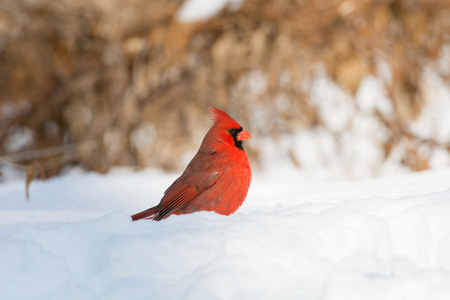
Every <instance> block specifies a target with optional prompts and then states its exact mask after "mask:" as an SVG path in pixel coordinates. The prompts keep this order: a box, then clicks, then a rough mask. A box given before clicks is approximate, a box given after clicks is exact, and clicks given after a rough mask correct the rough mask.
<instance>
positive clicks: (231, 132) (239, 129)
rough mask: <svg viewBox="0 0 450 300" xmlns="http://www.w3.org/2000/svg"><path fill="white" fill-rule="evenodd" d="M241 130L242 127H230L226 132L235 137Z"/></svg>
mask: <svg viewBox="0 0 450 300" xmlns="http://www.w3.org/2000/svg"><path fill="white" fill-rule="evenodd" d="M241 131H242V127H239V128H230V129H228V132H229V133H230V135H231V136H232V137H234V138H235V137H236V136H237V135H238V134H239V132H241Z"/></svg>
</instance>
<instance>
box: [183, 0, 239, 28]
mask: <svg viewBox="0 0 450 300" xmlns="http://www.w3.org/2000/svg"><path fill="white" fill-rule="evenodd" d="M241 5H242V1H241V0H214V1H210V0H186V1H184V2H183V4H182V5H181V7H180V10H179V11H178V12H177V19H178V20H179V21H180V22H183V23H190V22H198V21H204V20H207V19H209V18H211V17H213V16H215V15H216V14H217V13H219V12H220V11H221V10H222V9H224V8H226V7H228V8H230V9H232V10H237V9H239V8H240V7H241Z"/></svg>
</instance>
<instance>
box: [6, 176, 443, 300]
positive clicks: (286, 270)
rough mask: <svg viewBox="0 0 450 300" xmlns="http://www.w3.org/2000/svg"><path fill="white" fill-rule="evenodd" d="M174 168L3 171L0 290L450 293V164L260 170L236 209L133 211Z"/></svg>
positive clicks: (87, 294) (198, 294) (317, 295)
mask: <svg viewBox="0 0 450 300" xmlns="http://www.w3.org/2000/svg"><path fill="white" fill-rule="evenodd" d="M176 176H177V174H165V173H163V172H160V171H157V170H145V171H140V172H133V171H131V170H126V169H117V170H115V171H114V172H112V173H109V174H107V175H101V174H96V173H83V172H81V171H76V170H75V171H72V172H68V173H66V174H65V175H62V176H60V177H57V178H52V179H49V180H47V181H45V182H41V181H34V182H32V184H31V186H30V193H31V199H30V200H29V201H27V200H26V198H25V183H24V181H23V178H22V179H20V180H19V179H17V180H16V179H12V180H8V181H4V182H2V183H0V299H21V300H23V299H45V300H48V299H108V300H109V299H326V300H334V299H336V300H337V299H339V300H341V299H346V300H352V299H355V300H360V299H369V300H370V299H408V300H414V299H427V300H430V299H443V300H444V299H445V300H447V299H450V285H449V284H448V283H449V282H450V218H449V216H450V189H449V188H450V180H449V178H450V168H443V169H436V170H432V171H427V172H422V173H413V174H403V175H398V176H396V177H391V178H389V177H383V178H375V179H364V180H353V181H316V180H313V179H312V178H310V177H309V176H307V175H301V173H298V172H293V171H286V170H280V171H279V172H275V171H274V172H270V173H267V174H265V175H262V174H257V175H255V178H254V180H253V182H252V185H251V188H250V192H249V195H248V197H247V199H246V201H245V202H244V204H243V206H242V207H241V208H240V210H238V212H237V213H235V214H233V215H231V216H222V215H218V214H215V213H212V212H199V213H194V214H190V215H182V216H171V217H169V218H168V219H166V220H163V221H161V222H155V221H145V220H144V221H138V222H132V221H131V219H130V214H132V213H135V212H138V211H140V210H143V209H146V208H148V207H150V206H153V205H156V204H157V203H159V200H160V198H161V196H162V194H163V192H164V190H165V189H166V188H167V186H169V185H170V184H171V183H172V181H173V180H174V179H175V178H176Z"/></svg>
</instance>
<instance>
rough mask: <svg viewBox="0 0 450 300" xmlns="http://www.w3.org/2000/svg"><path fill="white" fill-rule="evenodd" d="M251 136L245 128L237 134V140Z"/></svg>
mask: <svg viewBox="0 0 450 300" xmlns="http://www.w3.org/2000/svg"><path fill="white" fill-rule="evenodd" d="M251 138H252V136H251V135H250V133H248V132H247V131H245V130H242V131H241V132H239V133H238V135H237V140H238V141H243V140H248V139H251Z"/></svg>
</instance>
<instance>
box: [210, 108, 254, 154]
mask: <svg viewBox="0 0 450 300" xmlns="http://www.w3.org/2000/svg"><path fill="white" fill-rule="evenodd" d="M209 111H210V112H211V113H212V119H213V121H214V125H213V127H212V128H211V129H210V132H209V133H211V134H213V135H214V136H213V138H214V139H215V140H216V141H219V142H221V143H223V144H225V146H230V147H237V148H239V149H240V150H244V148H243V147H242V141H244V140H247V139H250V138H251V137H252V136H251V135H250V134H249V133H248V132H247V131H245V130H244V129H242V126H241V125H240V124H239V123H238V122H236V121H235V120H234V119H233V118H232V117H230V116H229V115H228V114H227V113H225V112H223V111H221V110H220V109H217V108H214V107H211V108H210V109H209ZM209 133H208V135H209Z"/></svg>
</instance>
